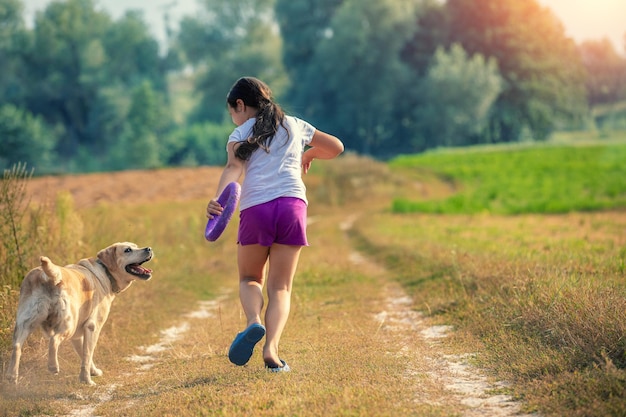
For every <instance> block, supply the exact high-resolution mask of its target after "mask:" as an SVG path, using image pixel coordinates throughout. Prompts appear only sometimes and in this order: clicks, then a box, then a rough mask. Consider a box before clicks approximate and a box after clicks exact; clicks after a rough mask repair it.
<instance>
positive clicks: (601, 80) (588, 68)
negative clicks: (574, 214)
mask: <svg viewBox="0 0 626 417" xmlns="http://www.w3.org/2000/svg"><path fill="white" fill-rule="evenodd" d="M199 4H200V5H201V8H200V12H199V13H197V14H195V15H193V16H186V17H183V18H182V19H181V20H180V21H179V22H172V21H171V19H170V18H169V16H168V14H167V13H168V12H167V10H165V11H164V19H165V22H166V23H168V25H167V35H168V36H167V44H166V45H159V42H158V41H157V40H156V38H155V37H154V36H153V35H152V34H151V32H150V28H149V26H148V24H147V22H146V21H145V19H144V17H143V15H142V14H141V13H140V12H138V11H128V12H127V13H126V14H125V15H124V16H122V17H120V18H119V19H113V18H112V17H111V16H110V15H109V14H108V13H107V12H106V11H104V10H102V9H101V8H100V7H99V6H98V4H97V2H96V1H95V0H65V1H61V0H55V1H52V2H51V3H49V5H48V6H47V7H46V8H45V9H44V10H42V11H40V12H38V13H37V14H36V16H35V18H34V22H32V25H27V24H26V22H25V20H24V12H23V11H24V5H23V3H22V2H21V1H20V0H0V168H6V167H8V166H11V165H12V164H15V163H18V162H22V163H27V164H28V165H29V166H34V167H35V168H36V169H37V171H38V172H39V173H50V172H59V173H60V172H86V171H106V170H119V169H130V168H141V169H143V168H155V167H162V166H178V165H190V166H193V165H201V164H202V165H205V164H209V165H214V164H222V163H223V162H224V161H225V141H226V137H227V135H228V133H229V132H230V130H231V129H232V124H231V122H230V120H229V118H228V113H227V112H226V104H225V95H226V93H227V91H228V89H229V87H230V86H231V85H232V84H233V82H234V81H235V80H236V79H237V78H239V77H240V76H242V75H252V76H257V77H259V78H261V79H263V80H265V81H266V82H267V83H268V84H269V85H270V86H271V87H272V89H273V90H274V93H275V95H276V98H277V100H278V101H279V102H280V103H281V104H282V105H283V107H284V108H285V109H286V110H287V112H289V113H291V114H294V115H296V116H301V117H303V118H306V119H307V120H309V121H310V122H311V123H313V124H314V125H316V126H318V127H319V128H320V129H323V130H326V131H330V132H333V133H334V134H336V135H337V136H339V137H341V138H342V140H343V141H344V143H345V144H346V147H347V148H348V149H350V150H353V151H355V152H359V153H363V154H368V155H372V156H374V157H377V158H388V157H391V156H394V155H397V154H402V153H416V152H421V151H424V150H426V149H430V148H434V147H442V146H465V145H472V144H481V143H502V142H516V141H520V140H527V139H534V140H545V139H547V138H548V137H549V136H550V134H551V133H552V132H553V131H555V130H560V129H585V128H590V127H598V125H599V127H605V128H610V127H617V128H624V127H626V126H625V124H626V122H625V119H626V114H625V113H626V106H625V105H624V102H626V58H625V53H626V49H625V51H621V53H620V51H616V50H615V48H614V47H613V45H612V44H611V43H610V42H609V41H608V40H589V41H585V42H583V43H582V44H578V45H577V44H576V43H575V42H574V41H573V40H572V39H570V38H568V37H567V36H566V34H565V31H564V28H563V26H562V24H561V22H560V21H559V20H558V19H557V18H556V16H555V15H554V14H553V13H552V12H551V11H550V10H549V9H547V8H544V7H542V6H541V5H540V4H539V3H537V1H536V0H525V1H519V0H447V1H446V2H440V1H437V0H229V1H228V2H225V1H223V0H200V2H199ZM625 32H626V28H625ZM625 47H626V34H625ZM187 80H190V82H192V83H193V87H192V92H193V94H187V97H185V100H186V101H185V102H187V103H191V104H189V105H188V107H189V108H185V109H184V110H181V108H182V107H184V106H182V103H183V102H182V101H181V98H180V97H179V93H180V91H179V86H180V85H181V83H182V82H185V81H187ZM607 108H608V109H613V110H614V109H618V110H616V111H611V112H609V113H607V112H606V109H607ZM620 109H621V110H620ZM620 111H621V113H620ZM607 114H611V115H613V116H615V115H617V117H612V118H607V117H605V116H606V115H607ZM620 114H621V115H620Z"/></svg>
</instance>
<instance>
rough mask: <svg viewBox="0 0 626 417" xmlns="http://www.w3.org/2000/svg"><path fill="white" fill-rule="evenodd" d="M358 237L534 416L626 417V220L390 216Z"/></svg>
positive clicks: (367, 225)
mask: <svg viewBox="0 0 626 417" xmlns="http://www.w3.org/2000/svg"><path fill="white" fill-rule="evenodd" d="M357 229H358V231H359V234H358V235H357V238H358V239H360V242H361V245H362V247H363V248H366V250H368V251H369V253H371V254H372V255H373V256H378V258H379V259H381V260H383V261H384V262H386V263H387V264H388V265H389V266H390V268H393V270H394V271H395V272H396V274H397V278H398V279H399V280H400V281H401V282H402V283H403V285H404V286H405V288H407V289H409V291H410V292H411V294H412V295H413V297H414V299H415V300H416V303H417V305H418V306H420V307H421V308H422V309H423V310H424V311H427V312H429V313H430V314H431V315H432V316H433V317H435V318H437V319H438V320H441V321H443V322H446V323H452V324H454V325H455V326H457V327H458V328H459V329H460V331H459V332H458V333H457V338H458V340H459V343H460V345H462V346H466V349H469V350H480V351H481V352H482V353H481V355H480V356H479V361H480V363H481V364H482V366H485V367H487V368H489V369H491V370H492V371H493V372H494V373H495V374H496V375H498V376H499V377H500V378H503V379H505V380H508V381H514V382H515V392H516V393H517V395H519V396H520V397H523V398H524V399H525V401H526V404H527V408H528V409H529V410H540V411H541V413H542V414H543V415H564V414H566V415H588V416H589V415H602V416H605V415H615V416H618V415H623V414H624V413H626V408H625V406H624V403H623V398H624V396H625V395H626V384H625V381H626V371H624V368H625V367H626V342H625V341H624V339H623V335H624V334H625V333H626V324H625V323H626V297H624V295H625V294H626V287H625V286H624V277H625V271H624V267H623V264H624V257H625V253H626V251H625V248H626V236H625V235H624V233H623V231H624V230H626V213H624V212H610V213H592V214H569V215H563V216H515V217H497V216H487V215H483V216H433V215H396V216H393V215H389V214H379V215H376V216H374V218H369V219H367V221H361V222H359V223H358V224H357ZM592 386H593V387H594V388H593V389H589V388H590V387H592ZM555 394H556V395H555ZM565 410H567V411H565Z"/></svg>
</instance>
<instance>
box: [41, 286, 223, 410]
mask: <svg viewBox="0 0 626 417" xmlns="http://www.w3.org/2000/svg"><path fill="white" fill-rule="evenodd" d="M222 294H223V295H221V296H219V297H217V298H216V299H214V300H205V301H199V302H198V308H197V309H196V310H194V311H191V312H189V313H187V314H185V315H183V316H182V318H183V319H182V321H180V322H179V323H177V324H175V325H173V326H170V327H168V328H167V329H163V330H161V331H160V332H159V334H160V337H159V339H158V341H157V342H156V343H154V344H152V345H149V346H139V347H137V349H136V350H137V351H138V352H140V353H138V354H133V355H130V356H128V357H126V358H124V360H126V361H128V362H132V363H135V364H136V368H135V369H134V370H132V371H131V372H127V373H124V374H122V375H120V376H121V378H120V379H126V378H127V377H129V376H133V375H136V374H140V373H143V372H148V371H150V370H151V369H152V367H154V366H155V365H157V364H158V363H159V362H160V361H162V360H163V359H164V358H163V354H164V353H165V352H167V351H169V350H170V349H172V348H173V346H174V344H175V343H176V342H178V341H180V340H181V339H182V338H184V337H185V334H186V333H187V332H188V331H189V330H190V328H191V323H190V320H205V319H207V318H211V317H215V315H216V312H217V311H218V310H219V308H220V303H221V302H222V301H223V300H225V299H226V298H227V297H228V294H227V292H226V291H222ZM120 387H122V384H121V383H112V384H107V385H103V386H98V387H96V390H95V392H94V393H93V394H91V395H89V396H88V397H84V396H83V395H82V394H80V393H74V394H73V395H71V396H70V400H88V401H89V404H87V405H83V406H81V407H76V408H74V409H72V410H71V411H70V412H69V413H68V414H66V415H64V416H62V417H96V416H97V414H94V412H95V410H96V409H97V407H98V406H100V405H102V404H104V403H106V402H108V401H111V399H112V398H113V394H114V393H115V391H116V390H117V389H118V388H120ZM42 417H43V416H42Z"/></svg>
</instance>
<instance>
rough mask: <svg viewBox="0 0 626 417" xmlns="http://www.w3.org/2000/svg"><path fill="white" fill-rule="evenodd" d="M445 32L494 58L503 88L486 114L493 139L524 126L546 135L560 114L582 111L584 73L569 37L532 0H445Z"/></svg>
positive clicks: (507, 137) (514, 136)
mask: <svg viewBox="0 0 626 417" xmlns="http://www.w3.org/2000/svg"><path fill="white" fill-rule="evenodd" d="M446 7H447V10H448V13H449V16H450V31H451V32H450V36H451V41H452V42H458V43H460V44H461V45H463V47H464V48H465V50H466V51H467V52H468V53H470V54H476V53H480V54H482V55H483V56H485V57H488V58H489V57H494V58H495V59H496V60H497V63H498V67H499V69H500V73H501V75H502V77H503V79H504V89H503V91H502V93H501V94H500V96H499V97H498V100H497V102H496V105H495V109H494V112H493V113H492V116H491V120H490V135H491V139H492V140H493V141H515V140H518V139H519V138H520V136H521V133H522V131H523V129H524V128H527V129H528V130H529V131H530V132H531V133H532V135H533V137H534V138H536V139H544V138H546V137H547V136H548V135H549V134H550V133H551V131H552V130H553V129H554V126H555V124H556V123H557V122H558V121H559V120H570V121H572V120H577V119H578V118H581V117H582V115H583V114H584V113H585V111H586V106H585V95H584V88H583V85H584V79H583V77H584V73H583V70H582V63H581V61H580V56H579V55H578V53H577V51H576V47H575V44H574V42H573V40H571V39H569V38H567V37H566V36H565V33H564V29H563V26H562V25H561V23H560V22H559V21H558V19H557V18H556V17H555V16H554V15H553V14H552V13H551V12H550V11H549V10H548V9H545V8H543V7H541V6H540V5H539V4H538V3H537V1H535V0H526V1H518V0H448V2H447V5H446Z"/></svg>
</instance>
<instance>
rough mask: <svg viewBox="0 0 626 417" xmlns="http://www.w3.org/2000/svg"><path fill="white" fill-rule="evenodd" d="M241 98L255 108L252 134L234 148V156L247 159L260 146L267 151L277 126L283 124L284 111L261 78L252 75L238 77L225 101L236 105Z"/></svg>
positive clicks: (232, 105)
mask: <svg viewBox="0 0 626 417" xmlns="http://www.w3.org/2000/svg"><path fill="white" fill-rule="evenodd" d="M239 99H241V100H242V101H243V102H244V104H245V105H246V106H250V107H254V108H256V109H257V110H258V111H257V115H256V122H255V123H254V126H253V127H252V135H251V136H250V137H249V138H248V139H247V140H245V141H242V142H240V144H239V146H238V147H237V148H236V149H235V156H236V157H237V158H239V159H241V160H243V161H247V160H248V159H250V157H251V156H252V152H254V151H256V150H257V149H259V148H261V149H263V150H264V151H265V152H267V153H269V151H270V150H269V147H270V144H271V143H272V140H273V139H274V136H275V135H276V133H277V132H278V128H279V126H282V127H283V128H284V127H285V126H284V124H283V123H284V120H285V113H284V112H283V110H282V109H281V108H280V106H279V105H278V104H276V103H275V102H274V101H273V100H272V91H271V90H270V88H269V87H268V86H267V85H266V84H265V83H264V82H262V81H261V80H258V79H256V78H253V77H244V78H240V79H239V80H238V81H237V82H236V83H235V85H233V87H232V88H231V90H230V92H229V93H228V97H227V101H228V104H229V105H230V106H231V107H235V106H236V105H237V100H239Z"/></svg>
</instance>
